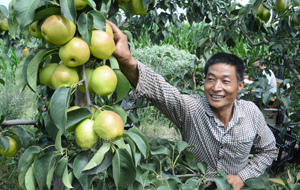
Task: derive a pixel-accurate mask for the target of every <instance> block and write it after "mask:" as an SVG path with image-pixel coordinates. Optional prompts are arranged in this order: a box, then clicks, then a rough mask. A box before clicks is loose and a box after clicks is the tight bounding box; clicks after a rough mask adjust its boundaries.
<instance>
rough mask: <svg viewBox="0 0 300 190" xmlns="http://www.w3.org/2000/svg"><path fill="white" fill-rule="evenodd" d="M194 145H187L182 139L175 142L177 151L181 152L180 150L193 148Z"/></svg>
mask: <svg viewBox="0 0 300 190" xmlns="http://www.w3.org/2000/svg"><path fill="white" fill-rule="evenodd" d="M195 147H196V146H194V145H189V144H188V143H187V142H184V141H179V142H178V143H177V148H178V152H179V153H181V152H182V151H184V150H185V149H187V148H195Z"/></svg>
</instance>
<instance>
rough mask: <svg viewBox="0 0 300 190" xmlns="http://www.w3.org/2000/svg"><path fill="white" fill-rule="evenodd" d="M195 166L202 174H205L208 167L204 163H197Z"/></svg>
mask: <svg viewBox="0 0 300 190" xmlns="http://www.w3.org/2000/svg"><path fill="white" fill-rule="evenodd" d="M197 166H198V168H199V169H200V170H201V172H202V173H203V174H206V171H207V166H208V165H207V163H206V162H202V163H197Z"/></svg>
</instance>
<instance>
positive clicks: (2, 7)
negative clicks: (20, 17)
mask: <svg viewBox="0 0 300 190" xmlns="http://www.w3.org/2000/svg"><path fill="white" fill-rule="evenodd" d="M0 11H1V13H2V15H3V16H4V17H5V18H7V16H8V10H7V8H6V7H5V6H4V5H0Z"/></svg>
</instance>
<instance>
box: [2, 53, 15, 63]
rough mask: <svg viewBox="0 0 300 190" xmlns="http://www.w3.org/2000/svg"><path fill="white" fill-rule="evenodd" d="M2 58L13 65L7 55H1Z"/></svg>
mask: <svg viewBox="0 0 300 190" xmlns="http://www.w3.org/2000/svg"><path fill="white" fill-rule="evenodd" d="M0 57H1V58H2V59H5V60H6V61H8V62H9V63H12V62H11V59H10V58H9V57H8V55H6V54H0Z"/></svg>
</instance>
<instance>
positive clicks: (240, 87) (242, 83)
mask: <svg viewBox="0 0 300 190" xmlns="http://www.w3.org/2000/svg"><path fill="white" fill-rule="evenodd" d="M244 86H245V82H244V81H241V82H239V87H238V92H241V91H242V89H243V88H244Z"/></svg>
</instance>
